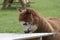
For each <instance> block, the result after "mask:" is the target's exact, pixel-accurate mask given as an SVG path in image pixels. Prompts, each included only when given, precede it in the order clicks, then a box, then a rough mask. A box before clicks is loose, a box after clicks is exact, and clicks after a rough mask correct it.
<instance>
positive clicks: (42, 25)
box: [35, 17, 54, 33]
mask: <svg viewBox="0 0 60 40" xmlns="http://www.w3.org/2000/svg"><path fill="white" fill-rule="evenodd" d="M39 19H40V21H39V23H38V25H37V27H38V29H37V30H36V31H35V32H36V33H40V32H41V33H42V32H53V31H54V29H53V28H52V26H51V25H50V24H49V23H48V21H47V20H46V19H45V18H41V17H40V18H39Z"/></svg>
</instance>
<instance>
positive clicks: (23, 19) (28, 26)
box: [19, 8, 60, 40]
mask: <svg viewBox="0 0 60 40" xmlns="http://www.w3.org/2000/svg"><path fill="white" fill-rule="evenodd" d="M19 11H20V14H19V22H20V24H21V25H22V26H23V29H24V33H50V32H55V33H60V20H59V19H58V18H49V19H46V18H44V17H43V16H42V15H41V14H40V13H39V12H37V11H35V10H34V9H32V8H28V9H25V10H19ZM58 20H59V21H58ZM28 40H39V38H33V39H28ZM43 40H60V34H56V35H51V36H48V37H43Z"/></svg>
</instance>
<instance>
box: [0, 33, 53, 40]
mask: <svg viewBox="0 0 60 40" xmlns="http://www.w3.org/2000/svg"><path fill="white" fill-rule="evenodd" d="M49 35H54V33H30V34H19V33H0V40H18V39H20V40H21V39H30V38H36V37H40V40H42V37H43V36H49Z"/></svg>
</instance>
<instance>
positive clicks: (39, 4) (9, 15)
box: [0, 0, 60, 33]
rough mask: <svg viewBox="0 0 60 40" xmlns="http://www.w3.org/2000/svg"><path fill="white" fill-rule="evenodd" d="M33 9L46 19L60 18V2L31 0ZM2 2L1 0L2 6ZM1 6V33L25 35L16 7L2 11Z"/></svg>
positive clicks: (56, 0)
mask: <svg viewBox="0 0 60 40" xmlns="http://www.w3.org/2000/svg"><path fill="white" fill-rule="evenodd" d="M31 2H34V3H33V4H31V8H34V9H36V10H37V11H39V12H40V13H41V14H42V15H43V16H45V17H49V16H52V17H59V18H60V0H31ZM1 3H2V0H0V4H1ZM1 8H2V5H0V32H1V33H6V32H7V33H12V32H13V33H23V30H22V29H23V28H22V26H21V25H20V24H19V21H18V15H19V13H18V11H17V10H16V9H15V6H14V7H12V8H9V9H4V10H2V9H1Z"/></svg>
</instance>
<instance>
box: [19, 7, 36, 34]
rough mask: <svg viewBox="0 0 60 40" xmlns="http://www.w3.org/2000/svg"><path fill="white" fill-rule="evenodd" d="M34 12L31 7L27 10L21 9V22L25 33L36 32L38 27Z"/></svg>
mask: <svg viewBox="0 0 60 40" xmlns="http://www.w3.org/2000/svg"><path fill="white" fill-rule="evenodd" d="M33 14H34V12H33V10H32V9H30V8H29V9H25V10H20V14H19V22H20V24H22V26H23V29H24V32H25V33H30V32H34V31H35V30H36V29H37V27H36V25H34V16H33Z"/></svg>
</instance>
